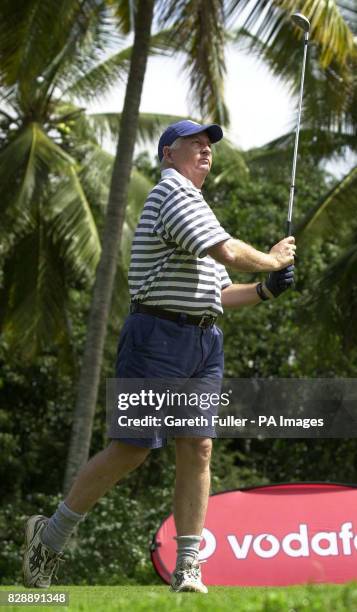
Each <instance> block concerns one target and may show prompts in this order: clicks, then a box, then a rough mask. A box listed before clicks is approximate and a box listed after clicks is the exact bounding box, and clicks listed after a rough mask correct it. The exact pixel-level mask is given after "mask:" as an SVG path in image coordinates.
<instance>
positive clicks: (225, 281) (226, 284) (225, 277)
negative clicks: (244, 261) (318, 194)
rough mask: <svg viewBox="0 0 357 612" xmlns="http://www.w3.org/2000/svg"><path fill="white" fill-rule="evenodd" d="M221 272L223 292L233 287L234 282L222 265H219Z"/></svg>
mask: <svg viewBox="0 0 357 612" xmlns="http://www.w3.org/2000/svg"><path fill="white" fill-rule="evenodd" d="M219 272H220V275H221V290H222V289H225V288H226V287H229V286H230V285H232V281H231V279H230V278H229V276H228V273H227V270H226V268H225V267H224V266H223V265H222V264H219Z"/></svg>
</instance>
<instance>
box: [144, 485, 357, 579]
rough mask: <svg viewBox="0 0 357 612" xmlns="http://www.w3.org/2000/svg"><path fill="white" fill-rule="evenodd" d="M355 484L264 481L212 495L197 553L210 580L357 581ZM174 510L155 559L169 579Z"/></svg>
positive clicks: (158, 539)
mask: <svg viewBox="0 0 357 612" xmlns="http://www.w3.org/2000/svg"><path fill="white" fill-rule="evenodd" d="M356 508H357V486H347V485H339V484H328V483H291V484H280V485H267V486H264V487H255V488H252V489H247V490H239V489H237V490H235V491H224V492H222V493H219V494H217V495H212V496H211V497H210V499H209V503H208V510H207V515H206V520H205V529H204V530H203V533H202V535H203V540H202V544H201V546H202V549H201V550H200V555H199V558H200V560H201V561H205V560H207V561H208V562H207V563H204V564H203V566H202V572H203V577H204V582H205V584H208V585H222V586H225V585H226V586H233V585H236V586H288V585H292V584H306V583H309V584H310V583H318V584H321V583H335V584H337V583H344V582H348V581H350V580H357V519H356ZM175 535H176V527H175V521H174V517H173V515H170V516H169V517H167V519H165V521H164V522H163V523H162V525H161V526H160V528H159V529H158V531H157V533H156V536H155V550H154V551H153V553H152V558H153V563H154V565H155V567H156V569H157V571H158V573H159V574H160V575H161V576H162V577H163V578H164V580H165V581H166V582H170V576H171V573H172V571H173V569H174V567H175V563H176V541H175V539H174V538H175Z"/></svg>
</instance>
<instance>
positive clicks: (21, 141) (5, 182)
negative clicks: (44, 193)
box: [0, 123, 75, 215]
mask: <svg viewBox="0 0 357 612" xmlns="http://www.w3.org/2000/svg"><path fill="white" fill-rule="evenodd" d="M73 165H75V161H74V159H73V158H72V157H71V156H70V155H68V154H67V153H66V152H65V151H63V150H62V149H61V148H60V147H59V146H57V145H56V144H55V143H54V142H53V141H52V140H51V139H50V138H49V137H48V136H47V135H46V134H45V132H44V131H43V130H42V129H41V127H40V125H39V124H38V123H31V124H29V125H27V127H25V128H23V129H21V130H18V131H17V132H16V133H14V134H13V135H12V139H11V140H10V142H9V143H8V144H7V146H5V147H4V148H3V150H2V151H1V152H0V184H1V190H2V198H1V200H2V209H3V212H4V211H5V210H6V208H7V207H8V206H9V204H11V208H12V210H13V213H14V215H18V214H20V215H25V214H26V209H27V208H28V205H29V203H30V201H31V199H32V197H33V196H34V193H35V190H36V191H41V190H42V188H43V186H44V184H45V183H46V182H47V178H48V174H49V172H53V173H58V174H63V173H66V172H68V169H69V167H71V166H73Z"/></svg>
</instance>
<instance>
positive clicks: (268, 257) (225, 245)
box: [207, 236, 296, 272]
mask: <svg viewBox="0 0 357 612" xmlns="http://www.w3.org/2000/svg"><path fill="white" fill-rule="evenodd" d="M295 250H296V246H295V238H294V237H293V236H288V237H287V238H284V239H283V240H281V241H280V242H278V243H277V244H275V245H274V246H273V247H272V248H271V249H270V251H269V253H262V252H261V251H257V250H256V249H255V248H254V247H252V246H250V245H249V244H246V243H245V242H242V240H235V239H234V238H230V239H229V240H225V241H223V242H220V243H219V244H215V245H214V246H213V247H211V248H209V249H208V251H207V253H208V255H210V256H211V257H213V259H215V260H216V261H218V262H219V263H222V264H223V265H225V266H228V267H231V268H233V269H234V270H239V271H240V272H272V271H277V270H281V269H282V268H285V267H286V266H289V265H290V264H293V263H294V255H295Z"/></svg>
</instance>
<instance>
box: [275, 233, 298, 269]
mask: <svg viewBox="0 0 357 612" xmlns="http://www.w3.org/2000/svg"><path fill="white" fill-rule="evenodd" d="M295 251H296V245H295V238H294V236H288V237H287V238H283V240H280V242H278V243H277V244H275V245H274V246H273V247H272V248H271V249H270V251H269V255H271V256H272V258H273V259H272V268H273V270H274V271H275V270H282V269H283V268H286V266H289V265H291V264H293V263H294V255H295Z"/></svg>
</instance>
